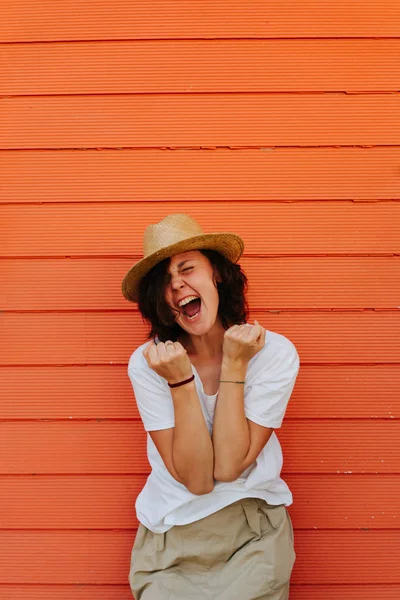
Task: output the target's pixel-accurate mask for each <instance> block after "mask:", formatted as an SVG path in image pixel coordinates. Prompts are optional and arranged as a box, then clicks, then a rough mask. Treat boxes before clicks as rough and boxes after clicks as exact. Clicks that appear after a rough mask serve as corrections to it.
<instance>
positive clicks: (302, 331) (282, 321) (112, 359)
mask: <svg viewBox="0 0 400 600" xmlns="http://www.w3.org/2000/svg"><path fill="white" fill-rule="evenodd" d="M254 319H257V320H258V321H259V323H261V325H262V326H263V327H266V328H267V329H269V330H272V331H277V332H279V333H281V334H283V335H285V336H287V337H288V338H289V339H290V340H292V342H293V343H294V344H295V346H296V347H297V349H298V352H299V355H300V359H301V361H302V362H304V363H307V362H312V363H318V364H326V363H351V364H356V363H382V362H384V363H398V362H399V361H400V345H399V343H398V342H399V336H398V332H399V330H400V311H397V312H395V311H393V312H392V311H389V312H379V311H377V312H374V311H365V312H361V311H359V312H357V311H355V312H347V313H345V312H281V313H278V314H277V313H275V312H269V313H268V312H257V311H256V312H250V318H249V322H250V323H252V322H253V321H254ZM0 334H1V335H0V339H1V340H2V347H0V365H32V366H33V365H40V364H43V365H46V364H47V365H60V364H61V365H68V364H69V365H80V364H81V365H83V364H96V363H107V364H115V363H125V364H126V363H127V361H128V360H129V357H130V355H131V353H132V352H133V350H134V349H135V348H137V347H138V346H139V345H140V344H142V343H144V342H145V341H146V335H147V328H146V329H145V328H144V325H143V323H142V317H141V315H140V313H139V312H137V311H127V312H120V313H118V312H108V313H107V312H106V313H101V312H92V313H87V312H86V313H85V312H80V313H71V312H66V313H3V316H2V319H1V322H0ZM39 339H40V341H41V344H40V346H39V345H38V344H37V340H39Z"/></svg>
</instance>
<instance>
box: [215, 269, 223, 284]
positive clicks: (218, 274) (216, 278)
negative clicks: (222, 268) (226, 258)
mask: <svg viewBox="0 0 400 600" xmlns="http://www.w3.org/2000/svg"><path fill="white" fill-rule="evenodd" d="M213 271H214V280H215V281H216V282H217V283H221V282H222V277H221V275H220V273H219V271H218V267H216V266H215V265H213Z"/></svg>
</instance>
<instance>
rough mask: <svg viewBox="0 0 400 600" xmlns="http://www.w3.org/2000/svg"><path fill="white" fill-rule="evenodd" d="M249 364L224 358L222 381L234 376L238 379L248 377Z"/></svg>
mask: <svg viewBox="0 0 400 600" xmlns="http://www.w3.org/2000/svg"><path fill="white" fill-rule="evenodd" d="M247 365H248V362H247V361H244V360H241V359H231V358H224V359H223V360H222V364H221V377H220V379H225V378H228V377H229V376H234V377H236V378H238V377H242V378H243V379H244V376H245V375H246V371H247Z"/></svg>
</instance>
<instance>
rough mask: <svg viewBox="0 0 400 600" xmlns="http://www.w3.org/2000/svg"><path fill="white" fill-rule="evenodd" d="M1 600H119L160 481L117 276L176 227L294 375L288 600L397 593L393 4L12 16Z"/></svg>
mask: <svg viewBox="0 0 400 600" xmlns="http://www.w3.org/2000/svg"><path fill="white" fill-rule="evenodd" d="M1 12H2V19H1V22H0V40H1V42H2V44H1V46H0V50H1V59H2V65H3V67H2V73H1V81H0V86H1V88H0V94H1V103H0V110H1V111H2V116H1V124H2V128H1V139H0V159H1V162H0V169H1V173H0V182H1V183H0V184H1V194H2V195H1V206H0V211H1V222H2V233H1V239H0V244H1V250H0V256H1V260H0V269H1V273H0V276H1V290H0V294H1V309H2V312H1V321H0V324H1V325H0V326H1V335H2V337H1V356H0V364H1V367H0V374H1V385H0V395H1V403H0V431H1V435H0V442H1V453H0V479H1V482H0V484H1V494H0V527H1V531H0V598H1V599H2V600H3V599H4V600H17V599H18V600H19V599H22V598H23V599H24V600H28V599H29V600H50V599H51V600H128V599H129V598H131V594H130V590H129V587H128V583H127V576H128V570H129V558H130V550H131V546H132V543H133V540H134V537H135V530H136V526H137V522H136V518H135V514H134V501H135V498H136V496H137V494H138V492H139V490H140V489H141V487H142V486H143V484H144V481H145V478H146V474H147V473H148V465H147V462H146V454H145V435H144V432H143V430H142V426H141V423H140V420H139V416H138V412H137V409H136V407H135V403H134V398H133V392H132V388H131V385H130V382H129V380H128V377H127V373H126V367H127V361H128V358H129V356H130V354H131V352H132V351H133V350H134V349H135V348H136V346H137V345H138V344H140V343H142V342H143V341H144V340H145V328H144V327H143V324H142V322H141V319H140V316H139V315H138V313H137V311H136V310H135V306H134V305H131V304H129V303H128V302H126V301H125V300H124V298H123V297H122V294H121V291H120V286H121V280H122V277H123V275H124V274H125V272H126V271H127V270H128V268H129V266H130V265H131V264H132V263H133V262H134V261H136V260H137V259H138V258H139V257H140V252H141V239H142V234H143V231H144V228H145V226H146V225H147V224H148V223H150V222H155V221H158V220H160V219H161V218H162V217H164V216H165V215H166V214H168V213H170V212H175V211H180V212H181V211H186V212H188V213H190V214H191V215H193V216H194V217H195V218H196V219H198V220H199V221H200V223H201V224H202V225H203V226H204V228H205V229H206V230H207V231H213V230H214V231H218V230H228V231H229V230H230V231H234V232H237V233H238V234H239V235H241V236H242V237H243V238H244V240H245V244H246V250H245V255H244V257H243V260H242V264H243V267H244V268H245V270H246V272H247V273H248V276H249V280H250V290H249V300H250V305H251V308H252V314H251V318H252V319H254V318H257V319H259V320H260V322H261V323H262V324H263V325H264V326H265V327H266V328H269V329H272V330H275V331H278V332H281V333H283V334H285V335H287V336H288V337H289V338H290V339H291V340H293V342H294V343H295V345H296V346H297V348H298V351H299V354H300V357H301V363H302V367H301V370H300V375H299V378H298V381H297V384H296V388H295V392H294V394H293V396H292V399H291V402H290V405H289V408H288V412H287V415H286V419H285V422H284V425H283V427H282V429H281V430H279V432H278V436H279V438H280V440H281V443H282V446H283V451H284V477H285V479H286V480H287V481H288V483H289V485H290V486H291V488H292V490H293V494H294V504H293V505H292V507H291V508H290V513H291V515H292V519H293V523H294V527H295V536H296V550H297V561H296V565H295V568H294V572H293V577H292V591H291V599H293V600H356V599H360V600H361V599H362V600H376V599H377V598H379V600H395V599H398V598H399V597H400V566H399V547H400V533H399V519H400V500H399V498H400V488H399V472H400V445H399V436H400V421H399V417H400V404H399V401H400V394H399V391H400V372H399V364H400V343H399V334H400V313H399V308H400V258H399V253H400V234H399V232H400V228H399V225H400V93H399V89H400V88H399V81H400V5H399V3H398V2H397V1H395V0H379V2H378V1H377V0H374V1H371V0H330V1H326V2H321V1H320V0H302V1H301V2H297V1H296V0H292V1H283V0H279V1H278V0H274V1H269V2H266V1H260V0H248V1H247V2H241V1H239V0H226V1H224V2H218V1H215V0H190V1H186V0H158V1H149V0H140V1H139V0H136V1H134V2H132V1H131V0H93V1H91V2H89V3H85V2H81V1H79V0H69V1H67V0H58V1H57V2H50V1H43V0H42V1H39V0H12V1H11V0H10V1H6V2H2V4H1Z"/></svg>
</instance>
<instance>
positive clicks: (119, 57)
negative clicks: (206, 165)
mask: <svg viewBox="0 0 400 600" xmlns="http://www.w3.org/2000/svg"><path fill="white" fill-rule="evenodd" d="M399 16H400V15H399ZM399 25H400V19H399ZM399 32H400V26H399ZM399 54H400V40H376V39H374V40H355V39H352V40H340V39H339V40H321V39H319V40H299V39H296V40H268V41H266V40H237V39H236V40H223V41H221V40H207V41H206V40H180V41H179V42H177V41H175V40H174V41H172V40H159V41H150V42H149V41H145V42H140V41H136V42H131V41H120V42H112V41H107V42H90V43H87V42H86V43H85V42H75V43H70V42H69V43H68V42H67V43H63V42H58V43H55V44H51V45H49V44H48V43H46V44H9V45H8V44H3V45H2V46H1V47H0V61H1V62H2V64H3V65H4V68H3V70H2V73H1V74H0V93H2V94H4V95H19V94H21V95H40V94H104V93H114V94H115V93H144V92H151V93H171V92H180V93H185V92H188V93H195V92H225V93H227V92H294V91H300V92H304V91H307V92H312V91H316V92H319V91H324V92H327V91H340V92H343V91H358V90H360V91H362V92H366V91H389V90H393V91H397V90H398V81H399V77H400V62H399Z"/></svg>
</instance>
